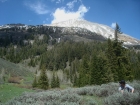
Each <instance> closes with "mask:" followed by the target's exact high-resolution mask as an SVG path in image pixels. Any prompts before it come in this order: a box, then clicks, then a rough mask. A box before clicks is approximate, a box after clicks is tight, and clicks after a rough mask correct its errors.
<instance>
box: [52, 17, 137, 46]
mask: <svg viewBox="0 0 140 105" xmlns="http://www.w3.org/2000/svg"><path fill="white" fill-rule="evenodd" d="M49 26H55V27H79V28H83V29H87V30H89V31H91V32H94V33H96V34H98V35H102V36H103V37H104V38H111V39H113V38H114V29H112V28H111V27H109V26H107V25H103V24H98V23H92V22H89V21H86V20H83V19H72V20H68V21H63V22H59V23H53V24H51V25H49ZM118 37H119V40H122V41H124V44H140V41H139V40H137V39H135V38H133V37H131V36H129V35H126V34H120V35H119V36H118Z"/></svg>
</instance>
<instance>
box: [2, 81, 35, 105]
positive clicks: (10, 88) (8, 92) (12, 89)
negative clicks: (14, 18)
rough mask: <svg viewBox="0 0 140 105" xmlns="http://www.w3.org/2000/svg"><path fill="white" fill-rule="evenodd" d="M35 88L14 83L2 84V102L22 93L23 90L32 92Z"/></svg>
mask: <svg viewBox="0 0 140 105" xmlns="http://www.w3.org/2000/svg"><path fill="white" fill-rule="evenodd" d="M32 91H33V90H30V89H25V88H20V87H17V86H15V85H13V84H4V85H0V103H5V102H7V101H8V100H10V99H12V98H14V97H17V96H19V95H21V94H22V93H23V92H32Z"/></svg>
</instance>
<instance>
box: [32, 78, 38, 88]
mask: <svg viewBox="0 0 140 105" xmlns="http://www.w3.org/2000/svg"><path fill="white" fill-rule="evenodd" d="M32 87H33V88H34V87H37V80H36V76H35V78H34V81H33V84H32Z"/></svg>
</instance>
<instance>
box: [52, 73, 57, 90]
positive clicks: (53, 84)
mask: <svg viewBox="0 0 140 105" xmlns="http://www.w3.org/2000/svg"><path fill="white" fill-rule="evenodd" d="M55 87H56V79H55V74H54V73H53V76H52V80H51V88H55Z"/></svg>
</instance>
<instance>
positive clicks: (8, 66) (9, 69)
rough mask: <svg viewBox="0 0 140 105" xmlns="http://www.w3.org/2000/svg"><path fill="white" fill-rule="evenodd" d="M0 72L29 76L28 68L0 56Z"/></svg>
mask: <svg viewBox="0 0 140 105" xmlns="http://www.w3.org/2000/svg"><path fill="white" fill-rule="evenodd" d="M0 73H4V74H5V75H9V74H10V75H11V76H31V75H32V73H31V72H30V71H29V69H27V68H25V67H23V66H20V65H18V64H15V63H12V62H9V61H6V60H4V59H2V58H0Z"/></svg>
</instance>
